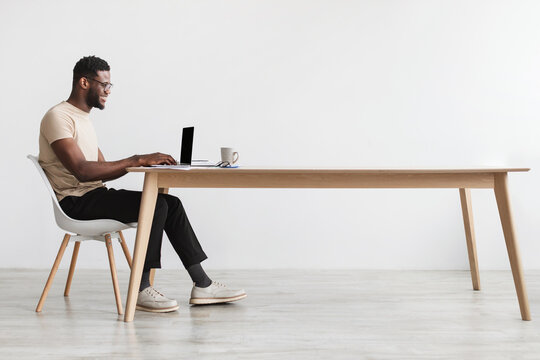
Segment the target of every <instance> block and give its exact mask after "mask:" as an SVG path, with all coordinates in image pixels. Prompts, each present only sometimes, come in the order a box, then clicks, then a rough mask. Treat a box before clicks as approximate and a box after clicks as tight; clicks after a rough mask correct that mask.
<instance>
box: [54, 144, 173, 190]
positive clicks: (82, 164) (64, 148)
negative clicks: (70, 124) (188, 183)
mask: <svg viewBox="0 0 540 360" xmlns="http://www.w3.org/2000/svg"><path fill="white" fill-rule="evenodd" d="M51 147H52V149H53V151H54V153H55V154H56V156H57V157H58V159H59V160H60V161H61V162H62V164H63V165H64V166H65V167H66V169H68V170H69V172H71V173H72V174H73V176H75V177H76V178H77V180H79V181H80V182H87V181H96V180H102V181H107V180H113V179H117V178H119V177H120V176H122V175H125V174H126V168H128V167H132V166H151V165H159V164H164V165H175V164H176V161H175V160H174V159H173V157H172V156H170V155H167V154H161V153H154V154H147V155H133V156H131V157H129V158H126V159H122V160H118V161H105V158H104V157H103V154H102V153H101V151H100V150H99V149H98V161H87V160H86V158H85V157H84V154H83V153H82V151H81V149H80V148H79V146H78V145H77V143H76V142H75V140H73V139H72V138H65V139H60V140H56V141H55V142H53V143H52V144H51Z"/></svg>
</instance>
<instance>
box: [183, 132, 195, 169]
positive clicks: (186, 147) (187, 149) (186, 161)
mask: <svg viewBox="0 0 540 360" xmlns="http://www.w3.org/2000/svg"><path fill="white" fill-rule="evenodd" d="M194 130H195V128H194V127H193V126H192V127H186V128H184V129H183V130H182V148H181V150H180V164H181V165H191V152H192V151H193V132H194Z"/></svg>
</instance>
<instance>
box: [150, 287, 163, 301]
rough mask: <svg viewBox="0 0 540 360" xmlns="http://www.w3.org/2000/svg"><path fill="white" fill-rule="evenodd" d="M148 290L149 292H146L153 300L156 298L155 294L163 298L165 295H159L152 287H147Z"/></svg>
mask: <svg viewBox="0 0 540 360" xmlns="http://www.w3.org/2000/svg"><path fill="white" fill-rule="evenodd" d="M148 289H149V290H148V294H149V295H150V296H152V297H153V298H154V299H155V298H156V297H157V296H156V294H158V295H161V296H163V297H165V295H163V294H162V293H160V292H159V291H157V290H156V289H154V288H153V287H152V286H149V287H148Z"/></svg>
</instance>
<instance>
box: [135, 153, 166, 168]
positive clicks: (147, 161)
mask: <svg viewBox="0 0 540 360" xmlns="http://www.w3.org/2000/svg"><path fill="white" fill-rule="evenodd" d="M135 156H136V157H137V162H138V164H139V166H152V165H176V160H174V159H173V157H172V156H171V155H167V154H162V153H153V154H146V155H135Z"/></svg>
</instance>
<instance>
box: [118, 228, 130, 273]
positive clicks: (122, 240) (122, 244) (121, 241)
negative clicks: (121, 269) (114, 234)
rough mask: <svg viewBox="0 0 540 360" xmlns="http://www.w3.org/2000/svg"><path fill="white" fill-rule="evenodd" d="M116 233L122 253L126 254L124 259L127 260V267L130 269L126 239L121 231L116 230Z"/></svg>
mask: <svg viewBox="0 0 540 360" xmlns="http://www.w3.org/2000/svg"><path fill="white" fill-rule="evenodd" d="M118 235H120V239H119V242H120V245H121V246H122V250H123V251H124V255H125V256H126V260H127V262H128V265H129V268H130V269H131V255H130V254H129V248H128V246H127V244H126V239H124V234H122V232H121V231H119V232H118Z"/></svg>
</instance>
